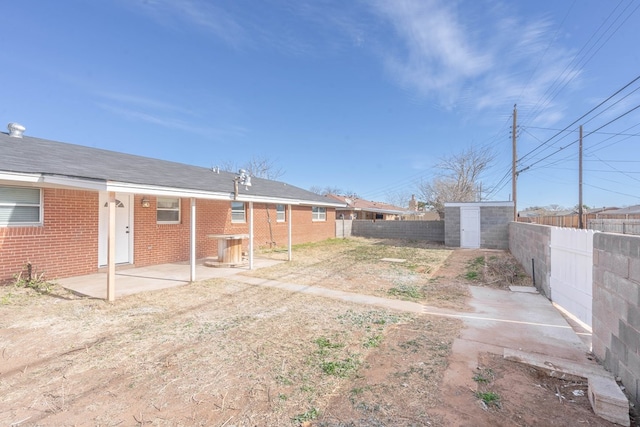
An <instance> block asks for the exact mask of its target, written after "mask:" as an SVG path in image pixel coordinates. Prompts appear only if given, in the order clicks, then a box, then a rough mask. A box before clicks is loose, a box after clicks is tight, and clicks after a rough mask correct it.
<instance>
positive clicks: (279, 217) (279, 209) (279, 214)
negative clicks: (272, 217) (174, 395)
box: [276, 205, 287, 222]
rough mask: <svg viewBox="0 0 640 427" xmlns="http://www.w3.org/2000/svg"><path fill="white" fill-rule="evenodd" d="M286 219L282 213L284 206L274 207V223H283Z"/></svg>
mask: <svg viewBox="0 0 640 427" xmlns="http://www.w3.org/2000/svg"><path fill="white" fill-rule="evenodd" d="M286 219H287V217H286V215H285V213H284V205H276V222H285V221H286Z"/></svg>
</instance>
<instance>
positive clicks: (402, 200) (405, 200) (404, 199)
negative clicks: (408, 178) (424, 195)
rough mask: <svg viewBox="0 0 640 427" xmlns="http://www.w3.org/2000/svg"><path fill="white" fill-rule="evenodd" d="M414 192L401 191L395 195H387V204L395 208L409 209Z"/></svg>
mask: <svg viewBox="0 0 640 427" xmlns="http://www.w3.org/2000/svg"><path fill="white" fill-rule="evenodd" d="M411 195H412V192H411V191H409V190H401V191H397V192H395V193H387V195H386V196H385V199H384V201H385V203H388V204H390V205H393V206H398V207H400V208H408V207H409V201H410V200H411Z"/></svg>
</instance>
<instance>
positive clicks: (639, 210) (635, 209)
mask: <svg viewBox="0 0 640 427" xmlns="http://www.w3.org/2000/svg"><path fill="white" fill-rule="evenodd" d="M603 213H607V214H640V205H634V206H627V207H626V208H622V209H616V210H613V211H612V210H608V211H606V212H603Z"/></svg>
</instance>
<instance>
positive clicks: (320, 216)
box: [311, 206, 327, 221]
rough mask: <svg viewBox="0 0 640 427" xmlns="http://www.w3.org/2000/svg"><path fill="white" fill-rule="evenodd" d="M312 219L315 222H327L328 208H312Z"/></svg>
mask: <svg viewBox="0 0 640 427" xmlns="http://www.w3.org/2000/svg"><path fill="white" fill-rule="evenodd" d="M311 219H312V220H313V221H326V220H327V208H322V207H319V206H313V207H312V208H311Z"/></svg>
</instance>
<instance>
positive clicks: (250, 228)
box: [249, 202, 253, 270]
mask: <svg viewBox="0 0 640 427" xmlns="http://www.w3.org/2000/svg"><path fill="white" fill-rule="evenodd" d="M249 270H253V202H249Z"/></svg>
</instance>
